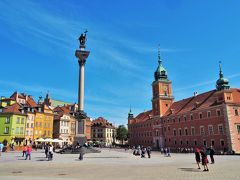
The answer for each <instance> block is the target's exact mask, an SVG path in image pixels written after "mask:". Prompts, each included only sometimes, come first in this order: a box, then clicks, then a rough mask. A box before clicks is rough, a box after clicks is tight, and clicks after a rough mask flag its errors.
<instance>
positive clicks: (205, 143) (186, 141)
mask: <svg viewBox="0 0 240 180" xmlns="http://www.w3.org/2000/svg"><path fill="white" fill-rule="evenodd" d="M168 142H169V143H170V142H171V139H168ZM165 143H167V139H165ZM174 145H186V146H210V145H211V146H215V145H216V144H215V140H214V139H212V140H211V142H210V144H208V143H207V141H206V140H205V139H204V140H203V141H202V142H198V141H197V140H194V141H190V142H189V141H188V140H185V141H183V140H180V141H177V140H174ZM219 145H220V146H224V145H225V143H224V140H223V139H220V140H219Z"/></svg>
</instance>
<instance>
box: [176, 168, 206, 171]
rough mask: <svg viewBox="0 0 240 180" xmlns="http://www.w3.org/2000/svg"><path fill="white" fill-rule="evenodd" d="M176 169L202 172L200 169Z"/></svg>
mask: <svg viewBox="0 0 240 180" xmlns="http://www.w3.org/2000/svg"><path fill="white" fill-rule="evenodd" d="M178 169H180V170H182V171H186V172H202V171H201V170H200V169H195V168H178Z"/></svg>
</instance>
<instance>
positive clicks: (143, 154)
mask: <svg viewBox="0 0 240 180" xmlns="http://www.w3.org/2000/svg"><path fill="white" fill-rule="evenodd" d="M146 151H147V150H146V148H145V147H142V152H141V158H145V153H146Z"/></svg>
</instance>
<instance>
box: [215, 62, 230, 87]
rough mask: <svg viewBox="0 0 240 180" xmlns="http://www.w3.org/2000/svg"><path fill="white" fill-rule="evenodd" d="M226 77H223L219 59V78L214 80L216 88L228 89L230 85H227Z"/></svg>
mask: <svg viewBox="0 0 240 180" xmlns="http://www.w3.org/2000/svg"><path fill="white" fill-rule="evenodd" d="M228 83H229V82H228V79H226V78H224V76H223V72H222V62H221V61H219V79H218V80H217V82H216V88H217V90H223V89H229V88H230V86H229V85H228Z"/></svg>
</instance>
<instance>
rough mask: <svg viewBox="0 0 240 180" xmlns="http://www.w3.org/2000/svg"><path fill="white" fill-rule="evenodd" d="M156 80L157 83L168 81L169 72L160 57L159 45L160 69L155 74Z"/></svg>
mask: <svg viewBox="0 0 240 180" xmlns="http://www.w3.org/2000/svg"><path fill="white" fill-rule="evenodd" d="M154 78H155V80H156V81H158V80H163V81H168V79H167V71H166V70H165V68H164V67H163V65H162V60H161V56H160V45H158V67H157V70H156V71H155V72H154Z"/></svg>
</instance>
